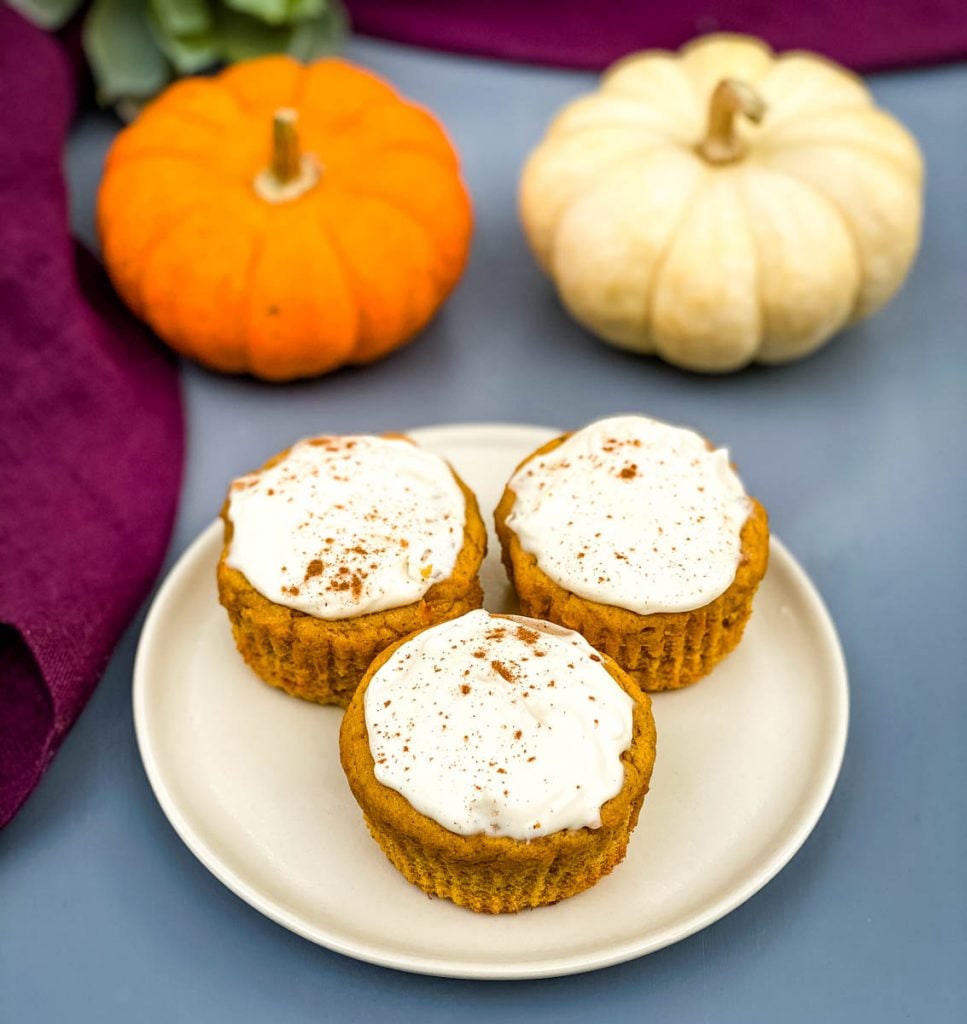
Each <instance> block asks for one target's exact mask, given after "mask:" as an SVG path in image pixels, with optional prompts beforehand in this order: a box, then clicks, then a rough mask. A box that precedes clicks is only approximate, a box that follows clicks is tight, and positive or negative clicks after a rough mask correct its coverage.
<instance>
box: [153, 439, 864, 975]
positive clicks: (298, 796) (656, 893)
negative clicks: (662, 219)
mask: <svg viewBox="0 0 967 1024" xmlns="http://www.w3.org/2000/svg"><path fill="white" fill-rule="evenodd" d="M412 434H413V436H414V437H415V438H417V439H418V440H419V441H420V442H421V443H422V444H423V445H425V446H426V447H427V448H429V449H431V450H433V451H436V452H438V453H439V454H441V455H442V456H444V457H445V458H447V459H449V460H450V461H451V462H452V464H453V465H454V466H455V467H456V469H457V470H458V471H459V473H460V474H461V475H462V476H463V477H464V479H465V480H466V481H467V483H468V484H469V485H470V486H471V487H472V488H473V489H474V490H475V491H476V493H477V495H478V497H479V499H480V506H481V509H482V510H483V512H484V515H485V517H487V518H489V514H490V510H492V509H493V508H494V506H495V505H496V503H497V500H498V497H499V495H500V492H501V489H502V487H503V484H504V481H505V480H506V479H507V477H508V476H509V475H510V473H511V471H512V470H513V468H514V466H515V465H516V464H517V462H519V461H520V459H521V458H523V457H524V456H525V455H526V454H527V453H528V452H530V451H532V450H533V449H534V448H536V447H537V446H538V445H540V444H542V443H544V442H545V441H546V440H548V439H549V438H550V437H551V436H553V434H554V432H553V431H550V430H545V429H541V428H537V427H520V426H509V425H497V424H481V425H466V426H447V427H433V428H427V429H424V430H418V431H412ZM220 543H221V527H220V524H218V523H217V522H216V523H213V524H212V525H211V526H210V527H209V528H208V529H207V530H205V532H204V533H203V534H202V535H201V536H200V537H199V538H198V539H197V540H196V541H195V542H194V544H192V545H191V547H190V548H189V549H188V550H187V551H186V552H185V554H184V555H183V556H182V557H181V559H180V560H179V562H178V564H177V565H176V566H175V567H174V569H173V570H172V571H171V574H170V575H169V576H168V578H167V580H166V581H165V583H164V585H163V586H162V587H161V589H160V591H159V592H158V596H157V598H156V599H155V602H154V605H153V607H152V608H151V612H150V614H149V616H148V619H147V622H146V623H145V627H144V632H143V633H142V636H141V641H140V645H139V648H138V657H137V663H136V665H135V673H134V715H135V724H136V727H137V734H138V743H139V745H140V748H141V756H142V758H143V760H144V765H145V768H146V770H147V773H148V778H149V779H150V780H151V785H152V787H153V788H154V792H155V794H156V795H157V798H158V800H159V802H160V803H161V806H162V808H163V809H164V812H165V814H167V816H168V818H169V819H170V821H171V823H172V825H174V827H175V829H176V830H177V832H178V834H179V835H180V836H181V838H182V839H183V840H184V841H185V843H187V844H188V846H189V847H190V848H191V850H192V851H193V852H194V853H195V855H196V856H197V857H198V858H199V860H201V862H202V863H203V864H204V865H205V866H206V867H207V868H208V869H209V870H210V871H212V872H213V873H214V874H215V875H216V876H217V877H218V878H219V879H221V881H222V882H224V883H225V885H227V886H228V887H229V888H230V889H232V890H233V891H234V892H236V893H237V894H238V895H239V896H241V897H242V899H244V900H246V901H247V902H248V903H250V904H251V905H252V906H253V907H255V908H256V909H257V910H260V911H261V912H262V913H263V914H266V915H268V916H269V917H270V918H272V919H273V920H275V921H278V922H279V923H280V924H282V925H284V926H285V927H286V928H290V929H291V930H292V931H294V932H297V933H298V934H300V935H304V936H305V937H306V938H308V939H311V940H312V941H314V942H318V943H320V944H321V945H323V946H327V947H329V948H330V949H334V950H337V951H338V952H340V953H344V954H346V955H347V956H352V957H356V958H358V959H360V960H368V961H371V962H373V963H377V964H384V965H386V966H390V967H396V968H399V969H402V970H407V971H416V972H420V973H425V974H437V975H448V976H454V977H465V978H528V977H530V978H533V977H546V976H551V975H558V974H569V973H575V972H579V971H588V970H593V969H595V968H598V967H605V966H607V965H609V964H614V963H619V962H621V961H623V960H629V959H631V958H633V957H637V956H641V955H642V954H644V953H650V952H652V951H653V950H656V949H660V948H661V947H662V946H667V945H668V944H669V943H672V942H675V941H677V940H678V939H681V938H684V937H685V936H687V935H691V934H692V933H693V932H696V931H698V930H699V929H700V928H704V927H705V926H706V925H708V924H711V923H712V922H713V921H716V920H717V919H718V918H720V917H722V916H723V915H725V914H727V913H728V912H729V911H730V910H732V909H733V908H735V907H736V906H738V905H739V904H740V903H742V902H743V901H744V900H746V899H748V898H749V897H750V896H751V895H752V894H753V893H755V892H756V891H757V890H758V889H760V888H761V887H762V886H763V885H765V883H766V882H768V881H769V879H770V878H772V877H773V876H774V875H775V874H776V873H777V872H778V871H779V870H780V869H781V868H782V867H783V865H785V864H786V863H787V862H788V861H789V859H790V858H791V857H792V856H793V854H794V853H795V852H796V850H797V849H798V848H799V846H800V845H801V844H802V842H803V840H804V839H805V838H806V836H807V835H808V834H809V832H810V831H811V830H812V828H813V826H814V825H815V824H816V821H817V819H818V818H819V816H820V814H821V813H822V810H823V808H824V806H825V805H826V801H827V799H828V798H829V794H830V792H831V790H832V788H833V784H834V782H835V780H836V776H837V773H838V771H839V766H840V761H841V759H842V755H843V748H844V745H845V742H846V725H847V706H848V696H847V686H846V670H845V665H844V662H843V656H842V653H841V650H840V646H839V642H838V640H837V637H836V632H835V630H834V628H833V624H832V622H831V621H830V618H829V615H828V613H827V612H826V609H825V608H824V607H823V604H822V601H821V600H820V598H819V596H818V595H817V593H816V591H815V590H814V589H813V586H812V584H811V583H810V582H809V579H808V578H807V577H806V575H805V573H804V572H803V570H802V569H801V568H800V567H799V566H798V565H797V564H796V562H795V561H794V560H793V558H792V557H791V556H790V555H789V553H788V552H787V551H786V549H785V548H784V547H783V546H782V545H781V544H780V543H779V542H778V541H777V540H775V539H773V541H772V553H771V564H770V568H769V572H768V575H767V577H766V579H765V580H764V582H763V584H762V586H761V588H760V590H759V593H758V595H757V597H756V605H755V612H754V614H753V617H752V620H751V622H750V624H749V627H748V630H747V632H746V635H745V638H744V640H743V642H742V644H741V646H740V648H739V649H738V650H737V651H735V652H734V653H733V654H732V655H731V656H730V657H729V658H727V659H726V660H725V661H724V662H723V663H722V664H721V665H719V666H718V667H717V668H716V669H715V671H714V673H713V674H712V675H711V676H710V677H709V678H708V679H706V680H703V681H702V682H701V683H699V684H698V685H697V686H694V687H692V688H690V689H688V690H684V691H682V692H679V693H670V694H659V695H658V696H657V697H656V698H655V702H654V711H655V718H656V721H657V726H658V759H657V763H656V766H655V772H654V777H653V779H652V788H651V792H650V793H649V795H648V797H647V798H646V800H645V805H644V809H643V811H642V814H641V819H640V822H639V824H638V828H637V830H636V831H635V833H634V834H633V836H632V838H631V843H630V845H629V848H628V855H627V857H626V859H625V861H624V863H622V864H621V865H619V866H618V868H616V869H615V871H614V872H613V873H612V874H611V875H610V876H608V877H607V878H605V879H603V880H602V881H601V882H600V883H598V885H596V886H595V887H594V888H593V889H591V890H590V891H588V892H586V893H582V894H581V895H580V896H576V897H573V898H572V899H569V900H565V901H564V902H562V903H559V904H557V905H556V906H553V907H543V908H540V909H537V910H530V911H525V912H523V913H520V914H517V915H504V916H499V917H490V916H486V915H477V914H473V913H472V912H470V911H468V910H462V909H460V908H459V907H456V906H453V905H452V904H450V903H449V902H447V901H446V900H440V899H429V898H427V897H426V896H425V895H424V894H423V893H422V892H421V891H420V890H419V889H417V888H415V887H414V886H411V885H409V884H408V883H407V882H406V881H405V880H404V879H403V877H402V876H401V875H399V874H397V872H396V870H395V869H394V868H393V867H391V866H390V864H389V863H388V861H386V859H385V858H384V856H383V854H382V852H381V851H380V849H379V848H378V847H377V846H376V844H375V843H374V842H373V840H372V839H371V838H370V837H369V834H368V833H367V831H366V828H365V826H364V825H363V820H362V816H361V814H360V812H359V809H358V808H357V806H356V804H355V803H354V801H353V799H352V796H351V795H350V792H349V788H348V786H347V784H346V781H345V778H344V777H343V774H342V770H341V769H340V766H339V759H338V755H337V735H338V730H339V721H340V718H341V715H342V713H341V711H339V710H338V709H336V708H329V707H318V706H315V705H312V704H307V703H304V702H302V701H299V700H296V699H293V698H291V697H287V696H285V695H284V694H282V693H281V692H279V691H278V690H274V689H271V688H270V687H268V686H265V685H263V684H262V683H261V682H260V681H259V680H258V679H257V678H256V677H255V676H254V675H253V674H252V672H251V671H250V670H249V669H248V668H247V667H246V665H245V664H244V663H243V662H242V659H241V658H240V657H239V656H238V654H237V653H236V651H235V647H234V645H233V643H232V637H231V632H230V630H229V625H228V620H227V617H226V615H225V613H224V611H223V610H222V608H221V607H220V606H219V604H218V600H217V597H216V590H215V563H216V561H217V558H218V554H219V548H220ZM483 580H484V587H485V591H486V595H487V606H488V607H489V608H490V609H492V610H495V611H504V610H511V608H512V604H511V594H510V590H509V587H508V585H507V582H506V580H505V578H504V574H503V570H502V569H501V567H500V563H499V556H498V548H497V545H496V542H495V541H494V539H493V537H491V546H490V554H489V555H488V557H487V562H486V565H485V570H484V574H483Z"/></svg>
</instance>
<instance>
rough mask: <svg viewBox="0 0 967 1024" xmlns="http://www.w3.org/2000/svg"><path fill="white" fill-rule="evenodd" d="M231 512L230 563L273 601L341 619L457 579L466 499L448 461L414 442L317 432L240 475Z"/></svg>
mask: <svg viewBox="0 0 967 1024" xmlns="http://www.w3.org/2000/svg"><path fill="white" fill-rule="evenodd" d="M227 517H228V519H229V520H230V522H231V524H232V532H231V540H230V543H229V548H228V552H227V555H226V563H227V564H228V565H229V566H230V567H231V568H233V569H237V570H238V571H239V572H241V573H242V574H243V575H244V576H245V578H246V579H247V580H248V582H249V583H250V584H251V585H252V586H253V587H254V588H255V589H256V590H257V591H258V592H259V593H260V594H262V595H263V597H266V598H268V599H269V600H270V601H274V602H275V603H276V604H281V605H286V606H287V607H289V608H294V609H296V610H298V611H301V612H306V613H307V614H309V615H314V616H316V617H317V618H321V619H342V618H348V617H351V616H356V615H363V614H366V613H369V612H377V611H384V610H386V609H388V608H398V607H401V606H403V605H407V604H411V603H412V602H414V601H417V600H419V599H420V598H421V597H423V595H424V594H426V592H427V591H428V590H429V589H430V587H431V586H433V584H434V583H437V582H439V581H440V580H443V579H445V578H446V577H447V576H449V575H450V574H451V573H452V572H453V569H454V566H455V564H456V560H457V555H458V554H459V552H460V548H461V546H462V545H463V539H464V537H463V533H464V524H465V519H466V501H465V499H464V496H463V492H462V491H461V490H460V487H459V485H458V484H457V482H456V480H455V478H454V476H453V473H452V472H451V470H450V467H449V466H448V465H447V464H446V462H444V461H443V459H441V458H439V457H438V456H436V455H432V454H431V453H430V452H427V451H424V450H422V449H420V448H418V447H416V445H414V444H413V443H411V442H410V441H408V440H406V439H403V438H391V437H374V436H369V435H356V436H347V437H314V438H307V439H306V440H304V441H299V442H298V443H297V444H295V445H293V446H292V448H290V449H289V450H288V452H286V453H284V454H283V455H282V456H281V457H280V458H279V459H277V460H272V461H271V462H270V463H269V464H268V466H267V467H266V468H264V469H261V470H259V471H258V472H255V473H250V474H248V475H247V476H243V477H240V478H239V479H237V480H235V481H234V482H233V483H232V485H231V488H230V490H229V496H228V506H227Z"/></svg>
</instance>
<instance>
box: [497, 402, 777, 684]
mask: <svg viewBox="0 0 967 1024" xmlns="http://www.w3.org/2000/svg"><path fill="white" fill-rule="evenodd" d="M495 519H496V525H497V535H498V537H499V538H500V544H501V550H502V555H503V561H504V565H505V567H506V569H507V573H508V575H509V576H510V579H511V582H512V584H513V586H514V589H515V590H516V591H517V594H518V596H519V598H520V605H521V610H522V611H523V612H524V614H525V615H533V616H535V617H538V618H543V619H549V620H550V621H552V622H557V623H559V624H560V625H562V626H566V627H568V628H569V629H575V630H577V631H578V632H580V633H582V634H583V635H584V636H585V637H586V638H587V640H588V641H589V642H590V643H591V644H592V645H593V646H594V647H596V648H597V649H598V650H599V651H604V652H605V653H607V654H609V655H610V656H611V657H612V658H614V660H615V661H616V662H617V663H618V664H619V665H620V666H621V667H622V668H623V669H624V670H625V671H626V672H627V673H628V674H629V675H630V676H631V677H632V678H633V679H634V680H635V681H636V682H637V683H638V684H639V686H641V687H642V688H643V689H645V690H671V689H677V688H679V687H682V686H687V685H689V684H690V683H694V682H695V681H696V680H698V679H701V678H702V677H703V676H705V675H707V674H708V673H709V672H710V671H711V670H712V668H713V667H714V666H715V665H716V664H717V663H718V662H719V661H720V660H721V659H722V658H723V657H725V655H726V654H728V653H729V652H730V651H731V650H733V649H734V648H735V647H736V645H737V644H738V643H739V641H740V640H741V639H742V633H743V630H744V629H745V625H746V623H747V622H748V620H749V616H750V615H751V613H752V598H753V596H754V595H755V592H756V588H757V587H758V585H759V582H760V581H761V579H762V577H763V576H764V575H765V571H766V565H767V562H768V557H769V526H768V519H767V517H766V513H765V510H764V509H763V508H762V506H761V505H760V504H759V503H758V502H757V501H756V500H755V499H754V498H750V497H748V496H747V495H746V493H745V490H744V488H743V486H742V482H741V481H740V480H739V478H738V476H737V475H736V473H735V470H734V469H733V467H732V465H731V464H730V462H729V455H728V452H727V451H725V450H724V449H721V448H719V449H716V448H713V447H712V446H711V445H710V444H709V443H708V442H707V441H706V440H705V439H704V438H703V437H701V436H700V435H699V434H696V433H695V432H694V431H691V430H686V429H684V428H681V427H674V426H670V425H669V424H666V423H661V422H658V421H657V420H653V419H649V418H647V417H645V416H617V417H612V418H610V419H604V420H599V421H598V422H596V423H592V424H590V425H589V426H587V427H585V428H584V429H583V430H579V431H577V432H576V433H574V434H565V435H563V436H562V437H559V438H557V439H555V440H553V441H551V442H550V443H549V444H546V445H544V446H543V447H542V448H539V449H538V450H537V451H536V452H534V453H532V454H531V455H530V456H528V457H527V458H526V459H525V460H524V461H523V462H522V463H521V464H520V466H518V467H517V470H516V471H515V473H514V475H513V476H512V477H511V479H510V481H509V482H508V484H507V487H506V489H505V490H504V494H503V497H502V498H501V501H500V504H499V505H498V507H497V510H496V513H495Z"/></svg>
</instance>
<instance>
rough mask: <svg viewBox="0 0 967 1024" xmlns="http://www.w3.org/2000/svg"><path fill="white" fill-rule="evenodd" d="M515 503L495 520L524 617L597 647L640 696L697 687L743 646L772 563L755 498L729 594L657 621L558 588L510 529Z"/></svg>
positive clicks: (506, 499)
mask: <svg viewBox="0 0 967 1024" xmlns="http://www.w3.org/2000/svg"><path fill="white" fill-rule="evenodd" d="M570 436H571V435H570V434H564V435H563V436H561V437H558V438H555V439H554V440H553V441H550V442H549V443H548V444H546V445H544V446H543V447H541V448H538V449H537V451H535V452H533V453H531V454H530V455H528V456H527V458H526V459H524V461H523V462H521V464H520V466H518V467H517V469H520V468H521V466H524V465H526V464H527V463H528V462H530V461H531V459H534V458H537V457H538V456H540V455H544V454H546V453H547V452H550V451H553V450H554V449H555V448H557V447H558V446H559V445H561V444H563V443H564V441H566V440H567V438H568V437H570ZM515 472H516V470H515ZM515 500H516V495H515V493H514V492H513V491H512V490H511V488H510V486H509V485H508V486H507V487H506V488H505V489H504V493H503V496H502V497H501V499H500V504H499V505H498V506H497V509H496V511H495V512H494V520H495V522H496V527H497V536H498V537H499V538H500V546H501V555H502V558H503V562H504V567H505V568H506V570H507V575H508V576H509V577H510V581H511V584H512V585H513V587H514V589H515V590H516V591H517V596H518V598H519V599H520V607H521V611H522V612H523V614H524V615H530V616H532V617H534V618H537V619H548V620H549V621H551V622H556V623H558V624H559V625H562V626H567V627H568V629H573V630H576V631H577V632H578V633H581V634H582V635H583V636H584V637H585V639H586V640H587V641H588V643H590V644H591V646H592V647H595V648H597V650H599V651H602V652H603V653H605V654H608V655H610V656H611V657H612V658H614V660H615V661H616V662H617V663H618V664H619V665H620V666H621V667H622V668H623V669H624V670H625V671H626V672H627V673H628V674H629V675H630V676H631V677H632V678H633V679H634V680H635V682H637V683H638V685H639V686H640V687H641V688H642V689H644V690H648V691H651V692H654V691H658V690H677V689H680V688H681V687H683V686H689V685H690V684H692V683H694V682H697V681H698V680H699V679H701V678H702V677H703V676H706V675H708V674H709V672H711V671H712V669H713V668H714V667H715V666H716V665H717V664H718V663H719V662H720V661H721V660H722V659H723V658H724V657H725V656H726V655H727V654H728V653H729V652H730V651H732V650H734V649H735V647H737V646H738V643H739V641H740V640H741V639H742V634H743V632H744V630H745V626H746V623H747V622H748V621H749V616H750V615H751V614H752V599H753V597H754V596H755V592H756V589H757V588H758V586H759V583H760V581H761V580H762V577H763V576H765V572H766V568H767V566H768V561H769V521H768V517H767V515H766V511H765V509H764V508H763V507H762V506H761V505H760V504H759V503H758V502H757V501H756V500H755V499H754V498H752V499H750V500H751V502H752V511H751V512H750V513H749V518H748V519H747V520H746V521H745V525H744V526H743V527H742V533H741V542H742V547H741V557H740V562H739V567H738V569H737V571H736V574H735V579H734V580H733V582H732V584H731V585H730V586H729V588H728V589H727V590H726V591H725V592H724V593H723V594H721V595H720V596H719V597H717V598H716V599H715V600H714V601H711V602H709V604H707V605H704V606H703V607H701V608H696V609H694V610H693V611H687V612H655V613H653V614H651V615H639V614H638V613H637V612H633V611H629V610H628V609H626V608H617V607H615V606H614V605H607V604H601V603H600V602H598V601H591V600H588V599H587V598H583V597H579V596H578V595H577V594H574V593H572V592H571V591H569V590H566V589H565V588H564V587H562V586H560V585H559V584H558V583H555V582H554V580H552V579H551V578H550V577H549V576H547V575H546V574H545V573H544V572H543V571H542V570H541V569H540V568H539V567H538V565H537V558H536V557H535V556H534V555H532V554H529V553H528V552H526V551H524V549H523V548H522V547H521V545H520V542H519V540H518V539H517V534H515V533H514V531H513V530H512V529H511V528H510V527H509V526H508V525H507V519H508V518H509V516H510V514H511V511H512V510H513V507H514V502H515Z"/></svg>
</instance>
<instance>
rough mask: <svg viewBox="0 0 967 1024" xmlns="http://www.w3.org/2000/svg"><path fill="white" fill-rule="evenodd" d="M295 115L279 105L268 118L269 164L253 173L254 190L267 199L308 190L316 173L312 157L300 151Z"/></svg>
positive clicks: (277, 199) (285, 198) (288, 197)
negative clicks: (270, 140) (270, 142)
mask: <svg viewBox="0 0 967 1024" xmlns="http://www.w3.org/2000/svg"><path fill="white" fill-rule="evenodd" d="M298 120H299V115H298V114H297V113H296V111H294V110H292V109H291V108H290V107H282V108H280V109H279V110H277V111H276V112H275V116H274V117H273V118H272V155H271V159H270V163H269V166H268V167H267V168H265V169H264V170H262V171H259V173H258V174H257V175H256V176H255V181H254V182H253V185H254V187H255V191H256V192H257V193H258V194H259V196H261V197H262V199H264V200H266V202H269V203H285V202H289V201H290V200H292V199H298V198H299V196H301V195H304V194H305V193H306V192H308V191H309V189H311V188H312V187H313V186H314V185H315V184H316V183H317V182H318V181H319V177H320V167H319V163H318V161H317V160H316V158H315V157H313V156H311V155H310V154H308V153H303V152H302V150H301V147H300V146H299V132H298V130H297V128H296V124H297V122H298Z"/></svg>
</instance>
